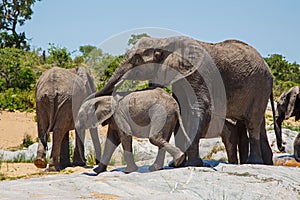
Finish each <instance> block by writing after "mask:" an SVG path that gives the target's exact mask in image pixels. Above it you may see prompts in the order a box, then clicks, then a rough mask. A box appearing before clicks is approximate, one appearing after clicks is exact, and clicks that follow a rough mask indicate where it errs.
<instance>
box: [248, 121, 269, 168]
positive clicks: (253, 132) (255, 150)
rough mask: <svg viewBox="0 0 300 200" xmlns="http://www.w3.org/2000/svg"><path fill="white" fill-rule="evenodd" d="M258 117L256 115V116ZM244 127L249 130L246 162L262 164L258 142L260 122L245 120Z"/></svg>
mask: <svg viewBox="0 0 300 200" xmlns="http://www.w3.org/2000/svg"><path fill="white" fill-rule="evenodd" d="M257 118H258V116H257ZM245 123H246V127H247V130H248V132H249V143H250V154H249V157H248V159H247V163H248V164H263V163H264V162H263V159H262V154H261V144H260V129H261V128H260V126H261V123H262V120H261V121H260V123H259V122H258V120H252V121H246V122H245Z"/></svg>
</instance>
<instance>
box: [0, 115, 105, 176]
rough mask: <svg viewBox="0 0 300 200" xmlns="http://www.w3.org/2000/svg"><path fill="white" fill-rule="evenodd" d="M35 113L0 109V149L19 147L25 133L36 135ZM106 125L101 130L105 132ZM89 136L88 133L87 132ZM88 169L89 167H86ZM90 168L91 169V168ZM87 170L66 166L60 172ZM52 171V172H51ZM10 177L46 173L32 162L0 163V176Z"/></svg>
mask: <svg viewBox="0 0 300 200" xmlns="http://www.w3.org/2000/svg"><path fill="white" fill-rule="evenodd" d="M34 118H35V113H25V112H7V111H0V149H4V150H16V149H19V148H20V145H21V144H22V142H23V139H24V136H25V135H30V136H31V137H32V139H33V141H36V138H37V137H38V133H37V123H36V122H35V120H34ZM105 129H106V127H105V128H104V130H103V129H102V130H103V131H102V132H105ZM87 136H88V137H89V135H88V134H87ZM88 170H89V169H88ZM91 170H92V169H91ZM80 171H87V169H83V168H81V167H76V168H66V169H65V170H64V171H63V172H62V173H74V172H80ZM52 173H53V172H52ZM1 174H2V176H4V177H6V178H8V179H12V178H13V177H16V178H26V177H32V176H40V175H43V174H47V173H45V172H44V170H43V169H38V168H36V167H35V165H34V164H33V163H1V162H0V177H1Z"/></svg>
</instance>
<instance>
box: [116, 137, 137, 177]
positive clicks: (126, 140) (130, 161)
mask: <svg viewBox="0 0 300 200" xmlns="http://www.w3.org/2000/svg"><path fill="white" fill-rule="evenodd" d="M120 138H121V143H122V147H123V151H124V160H125V162H126V165H127V166H126V169H125V173H131V172H135V171H136V170H138V166H137V165H136V164H135V162H134V157H133V153H132V136H131V135H128V134H125V133H124V132H122V131H121V133H120Z"/></svg>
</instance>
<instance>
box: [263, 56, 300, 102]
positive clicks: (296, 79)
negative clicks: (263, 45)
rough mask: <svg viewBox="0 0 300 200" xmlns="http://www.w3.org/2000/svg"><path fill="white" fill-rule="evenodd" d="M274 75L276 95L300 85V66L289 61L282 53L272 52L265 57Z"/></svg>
mask: <svg viewBox="0 0 300 200" xmlns="http://www.w3.org/2000/svg"><path fill="white" fill-rule="evenodd" d="M265 61H266V62H267V64H268V65H269V67H270V69H271V71H272V74H273V76H274V95H275V96H276V97H278V96H280V94H281V93H282V92H284V91H287V90H289V89H290V88H291V87H293V86H296V85H300V76H299V74H300V66H299V64H297V63H296V62H294V63H289V62H288V61H286V60H285V58H284V57H283V56H282V55H279V54H272V55H269V57H267V58H265Z"/></svg>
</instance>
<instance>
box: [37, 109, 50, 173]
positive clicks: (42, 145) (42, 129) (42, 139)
mask: <svg viewBox="0 0 300 200" xmlns="http://www.w3.org/2000/svg"><path fill="white" fill-rule="evenodd" d="M37 108H38V104H37ZM40 109H41V108H39V112H37V115H38V122H37V126H38V138H39V141H38V148H37V155H36V159H35V160H34V165H35V166H36V167H38V168H46V167H47V161H46V148H47V141H48V136H49V133H48V132H47V131H48V130H47V129H48V126H49V120H48V118H47V115H46V113H40V112H41V111H40ZM37 110H38V109H37Z"/></svg>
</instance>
